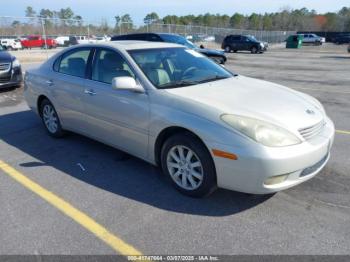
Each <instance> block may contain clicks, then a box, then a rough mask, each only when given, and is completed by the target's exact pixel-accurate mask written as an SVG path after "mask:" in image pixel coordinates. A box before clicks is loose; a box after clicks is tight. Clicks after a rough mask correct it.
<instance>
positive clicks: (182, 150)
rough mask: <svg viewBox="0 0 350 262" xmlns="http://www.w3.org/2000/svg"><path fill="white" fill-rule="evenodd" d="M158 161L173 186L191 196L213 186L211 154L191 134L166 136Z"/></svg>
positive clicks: (214, 181) (203, 193) (198, 194)
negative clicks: (159, 160)
mask: <svg viewBox="0 0 350 262" xmlns="http://www.w3.org/2000/svg"><path fill="white" fill-rule="evenodd" d="M161 164H162V169H163V172H164V173H165V174H167V175H168V176H169V177H170V178H171V180H172V182H173V185H174V186H175V187H176V189H177V190H179V191H180V192H181V193H183V194H185V195H188V196H191V197H203V196H206V195H209V194H210V193H212V192H213V191H214V190H215V188H216V173H215V167H214V163H213V160H212V157H211V155H210V154H209V152H208V150H207V149H206V147H205V146H204V145H203V143H202V142H201V141H200V140H199V139H198V138H196V137H194V136H193V135H191V134H179V135H175V136H173V137H171V138H169V139H168V140H167V141H166V142H165V144H164V146H163V148H162V153H161Z"/></svg>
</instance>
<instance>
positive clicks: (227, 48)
mask: <svg viewBox="0 0 350 262" xmlns="http://www.w3.org/2000/svg"><path fill="white" fill-rule="evenodd" d="M231 51H232V50H231V47H230V46H229V45H227V46H225V52H226V53H231Z"/></svg>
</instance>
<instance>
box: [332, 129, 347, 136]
mask: <svg viewBox="0 0 350 262" xmlns="http://www.w3.org/2000/svg"><path fill="white" fill-rule="evenodd" d="M335 132H336V133H338V134H344V135H350V131H345V130H335Z"/></svg>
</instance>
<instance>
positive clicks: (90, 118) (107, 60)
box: [83, 48, 149, 158]
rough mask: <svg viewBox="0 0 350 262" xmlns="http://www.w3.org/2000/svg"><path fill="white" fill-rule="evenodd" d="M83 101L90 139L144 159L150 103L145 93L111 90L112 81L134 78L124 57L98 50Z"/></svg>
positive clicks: (105, 49) (103, 49)
mask: <svg viewBox="0 0 350 262" xmlns="http://www.w3.org/2000/svg"><path fill="white" fill-rule="evenodd" d="M91 68H92V70H91V71H92V73H91V76H90V79H89V80H87V81H86V87H85V96H84V98H83V104H84V112H85V115H86V119H87V124H88V127H87V132H88V133H89V136H91V137H93V138H95V139H97V140H100V141H102V142H105V143H107V144H110V145H112V146H115V147H117V148H120V149H122V150H124V151H127V152H129V153H131V154H133V155H136V156H139V157H141V158H144V157H146V156H147V147H148V130H149V99H148V95H147V94H146V93H135V92H132V91H128V90H114V89H112V85H111V83H112V79H113V78H114V77H119V76H130V77H134V78H135V74H134V73H133V71H132V69H131V67H130V66H129V64H128V63H127V62H126V60H125V59H124V57H123V56H122V55H121V54H120V53H118V52H117V51H115V50H113V49H107V48H98V49H96V51H95V55H94V59H93V61H92V66H91Z"/></svg>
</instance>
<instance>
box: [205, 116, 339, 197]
mask: <svg viewBox="0 0 350 262" xmlns="http://www.w3.org/2000/svg"><path fill="white" fill-rule="evenodd" d="M326 122H327V124H326V125H325V128H324V129H323V131H322V132H321V133H320V134H318V135H317V136H315V137H313V138H312V139H310V140H308V141H305V142H303V143H301V144H298V145H294V146H288V147H281V148H272V147H264V146H261V145H257V148H256V149H254V148H249V149H247V148H234V147H231V146H226V145H218V144H211V145H209V146H210V148H218V149H220V150H223V151H226V152H230V153H234V154H236V155H237V156H238V159H237V160H229V159H226V158H222V157H216V156H214V155H213V159H214V163H215V167H216V172H217V183H218V187H220V188H225V189H230V190H235V191H240V192H245V193H252V194H269V193H274V192H277V191H280V190H284V189H287V188H290V187H293V186H296V185H298V184H300V183H302V182H304V181H307V180H309V179H310V178H312V177H314V176H315V175H317V174H318V173H319V172H320V171H321V170H322V168H323V167H324V166H325V165H326V164H327V162H328V160H329V156H330V148H331V146H332V144H333V140H334V125H333V123H332V121H331V120H330V119H328V118H327V120H326ZM281 175H287V176H286V179H285V180H284V181H282V182H280V183H276V184H273V185H267V184H265V183H266V180H267V179H269V178H271V177H274V176H281Z"/></svg>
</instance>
